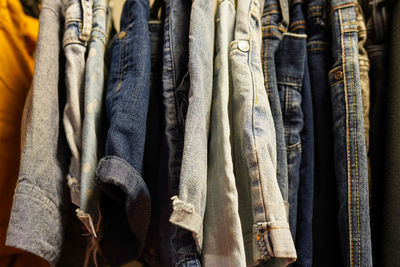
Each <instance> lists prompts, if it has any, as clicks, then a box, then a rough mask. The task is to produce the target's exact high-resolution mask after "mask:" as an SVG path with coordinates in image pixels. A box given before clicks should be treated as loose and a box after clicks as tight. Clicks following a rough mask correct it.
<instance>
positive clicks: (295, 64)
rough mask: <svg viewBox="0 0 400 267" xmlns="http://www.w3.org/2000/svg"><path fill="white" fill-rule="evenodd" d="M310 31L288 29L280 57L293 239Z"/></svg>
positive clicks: (280, 83)
mask: <svg viewBox="0 0 400 267" xmlns="http://www.w3.org/2000/svg"><path fill="white" fill-rule="evenodd" d="M305 54H306V35H305V34H295V33H284V34H283V37H282V41H281V43H280V45H279V50H278V53H277V57H276V77H277V83H278V92H279V98H280V102H281V108H282V117H283V126H284V129H285V142H286V155H287V165H288V178H289V225H290V230H291V233H292V237H293V240H295V237H296V226H297V195H298V192H299V183H300V181H299V179H300V162H301V137H300V132H301V130H302V129H303V111H302V109H301V89H302V88H301V85H302V82H303V76H304V60H305Z"/></svg>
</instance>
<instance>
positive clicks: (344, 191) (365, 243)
mask: <svg viewBox="0 0 400 267" xmlns="http://www.w3.org/2000/svg"><path fill="white" fill-rule="evenodd" d="M331 10H332V54H333V59H334V65H333V67H332V69H331V71H330V72H329V76H328V79H329V84H330V87H331V98H332V115H333V126H334V127H333V136H334V167H335V174H336V182H337V186H338V193H339V213H338V223H339V230H340V231H339V233H340V238H341V247H342V256H343V261H344V263H345V265H346V266H372V252H371V230H370V221H369V220H370V219H369V197H368V165H367V154H366V146H365V138H364V122H363V106H362V94H361V84H360V70H359V64H358V30H357V22H356V14H355V4H354V2H353V1H351V0H333V1H331Z"/></svg>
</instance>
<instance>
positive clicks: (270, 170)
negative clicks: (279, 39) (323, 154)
mask: <svg viewBox="0 0 400 267" xmlns="http://www.w3.org/2000/svg"><path fill="white" fill-rule="evenodd" d="M263 9H264V2H263V1H258V0H247V1H240V2H238V6H237V13H236V25H235V34H234V41H232V42H231V47H230V59H231V72H232V83H233V100H232V110H233V125H234V127H233V143H234V147H233V149H234V162H235V164H234V168H235V175H236V186H237V190H238V195H239V215H240V219H241V223H242V231H243V239H244V244H245V253H246V264H247V265H256V264H258V263H261V262H262V261H263V260H269V259H271V258H284V263H286V264H287V263H290V262H292V261H294V260H295V259H296V251H295V248H294V244H293V240H292V236H291V234H290V229H289V224H288V220H287V213H286V210H285V204H284V200H283V199H282V194H281V192H280V190H279V185H278V182H277V180H276V168H277V162H276V137H275V129H274V121H273V117H272V114H271V110H270V107H269V101H268V96H267V91H266V90H265V87H264V77H263V72H262V65H261V13H262V10H263Z"/></svg>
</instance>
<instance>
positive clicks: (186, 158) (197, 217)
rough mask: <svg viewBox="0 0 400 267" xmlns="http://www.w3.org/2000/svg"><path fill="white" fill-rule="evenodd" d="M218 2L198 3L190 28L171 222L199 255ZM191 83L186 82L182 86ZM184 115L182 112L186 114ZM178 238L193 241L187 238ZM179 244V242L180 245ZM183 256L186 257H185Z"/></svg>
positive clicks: (197, 1)
mask: <svg viewBox="0 0 400 267" xmlns="http://www.w3.org/2000/svg"><path fill="white" fill-rule="evenodd" d="M213 56H214V2H213V1H202V0H194V1H193V2H192V8H191V13H190V25H189V68H188V69H189V72H188V73H189V74H190V75H189V76H190V79H189V80H190V90H189V91H188V92H187V93H188V96H189V97H188V102H187V106H185V105H183V106H182V109H184V108H186V107H187V114H186V121H185V131H184V133H183V132H182V135H183V134H184V137H185V138H184V147H183V154H182V166H181V172H180V181H179V195H178V196H173V197H172V200H173V203H172V204H173V212H172V215H171V217H170V222H172V223H173V224H175V225H177V226H179V227H182V228H184V229H187V230H190V231H192V232H193V236H194V238H195V241H196V246H197V251H198V252H199V253H201V249H202V244H203V219H204V212H205V207H206V194H207V148H208V134H209V128H210V110H211V98H212V88H213ZM185 82H187V80H184V81H182V83H185ZM178 91H179V89H178ZM182 113H183V112H180V114H182ZM176 236H181V237H184V236H186V237H189V236H190V235H187V234H179V233H178V234H177V235H176ZM176 243H177V242H175V244H176ZM181 247H182V248H183V245H181ZM181 254H182V253H181Z"/></svg>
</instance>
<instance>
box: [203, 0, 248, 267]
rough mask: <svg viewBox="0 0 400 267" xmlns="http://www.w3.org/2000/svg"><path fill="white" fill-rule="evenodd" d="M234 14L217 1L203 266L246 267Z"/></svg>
mask: <svg viewBox="0 0 400 267" xmlns="http://www.w3.org/2000/svg"><path fill="white" fill-rule="evenodd" d="M235 13H236V10H235V3H234V2H233V1H232V0H221V1H218V4H217V12H216V18H215V24H216V27H215V29H216V31H215V54H214V87H213V99H212V107H211V125H210V143H209V145H208V170H207V171H208V173H207V176H208V177H207V204H206V212H205V215H204V242H203V253H202V259H203V260H202V263H203V265H204V266H232V267H236V266H246V256H245V253H244V244H243V234H242V227H241V223H240V217H239V212H238V206H239V203H238V192H237V189H236V184H235V175H234V172H233V169H234V163H233V158H232V156H233V155H232V147H231V127H232V125H233V124H232V112H233V110H232V87H233V84H232V80H231V78H230V73H231V72H230V71H229V68H230V62H229V45H230V43H231V41H232V40H233V31H234V27H235V17H236V14H235ZM226 222H229V223H226Z"/></svg>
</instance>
